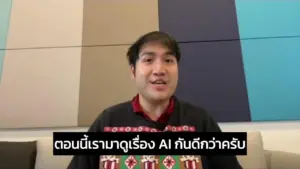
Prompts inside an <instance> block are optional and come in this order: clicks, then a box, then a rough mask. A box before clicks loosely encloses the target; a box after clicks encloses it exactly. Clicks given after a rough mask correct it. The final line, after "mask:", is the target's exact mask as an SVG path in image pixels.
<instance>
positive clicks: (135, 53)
mask: <svg viewBox="0 0 300 169" xmlns="http://www.w3.org/2000/svg"><path fill="white" fill-rule="evenodd" d="M150 42H156V43H159V44H161V45H164V46H165V47H167V48H168V49H169V50H171V52H172V53H173V55H174V56H175V57H176V59H177V62H179V61H180V57H181V53H180V49H179V46H178V43H177V41H176V40H175V39H174V38H173V37H172V36H170V35H169V34H167V33H165V32H161V31H153V32H149V33H147V34H145V35H143V36H141V37H140V38H139V39H138V40H137V41H136V42H134V43H133V44H132V45H131V46H130V47H129V49H128V51H127V59H128V62H129V64H130V65H133V66H134V67H135V64H136V61H137V60H138V59H139V52H140V49H141V47H142V46H143V45H145V44H147V43H150Z"/></svg>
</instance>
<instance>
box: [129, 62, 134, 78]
mask: <svg viewBox="0 0 300 169" xmlns="http://www.w3.org/2000/svg"><path fill="white" fill-rule="evenodd" d="M130 75H131V79H135V67H134V65H133V64H131V65H130Z"/></svg>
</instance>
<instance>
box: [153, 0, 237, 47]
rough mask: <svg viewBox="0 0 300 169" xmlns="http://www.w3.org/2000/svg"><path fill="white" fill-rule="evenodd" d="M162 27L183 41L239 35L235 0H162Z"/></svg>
mask: <svg viewBox="0 0 300 169" xmlns="http://www.w3.org/2000/svg"><path fill="white" fill-rule="evenodd" d="M158 5H159V6H158V9H159V29H160V30H161V31H165V32H168V33H169V34H171V35H173V36H174V37H175V38H176V40H178V41H180V42H186V41H206V40H224V39H238V38H239V32H238V26H237V17H236V10H235V2H234V0H162V1H159V4H158Z"/></svg>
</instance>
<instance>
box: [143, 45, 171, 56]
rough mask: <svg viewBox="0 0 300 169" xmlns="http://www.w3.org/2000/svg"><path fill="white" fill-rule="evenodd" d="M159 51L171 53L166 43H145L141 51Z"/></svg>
mask: <svg viewBox="0 0 300 169" xmlns="http://www.w3.org/2000/svg"><path fill="white" fill-rule="evenodd" d="M148 52H151V53H157V52H160V53H161V52H162V53H170V52H171V49H170V48H168V47H167V46H165V45H162V44H157V43H156V44H145V45H143V46H142V47H141V50H140V53H141V54H142V53H148Z"/></svg>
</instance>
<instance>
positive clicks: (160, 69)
mask: <svg viewBox="0 0 300 169" xmlns="http://www.w3.org/2000/svg"><path fill="white" fill-rule="evenodd" d="M153 74H154V75H156V76H164V75H165V74H166V69H165V66H164V64H163V63H161V62H156V63H155V65H154V68H153Z"/></svg>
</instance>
